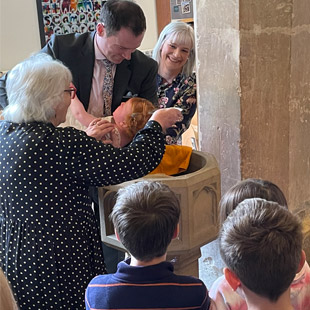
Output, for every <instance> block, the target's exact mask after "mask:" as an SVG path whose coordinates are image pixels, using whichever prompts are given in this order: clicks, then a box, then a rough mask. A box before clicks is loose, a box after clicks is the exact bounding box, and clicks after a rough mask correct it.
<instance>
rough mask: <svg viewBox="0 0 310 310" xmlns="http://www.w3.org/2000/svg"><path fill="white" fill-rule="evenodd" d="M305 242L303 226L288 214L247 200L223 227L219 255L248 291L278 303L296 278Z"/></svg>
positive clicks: (265, 203)
mask: <svg viewBox="0 0 310 310" xmlns="http://www.w3.org/2000/svg"><path fill="white" fill-rule="evenodd" d="M302 239H303V236H302V227H301V223H300V221H299V219H298V218H297V217H296V216H294V215H293V214H292V213H290V212H289V210H287V209H286V208H284V207H283V206H280V205H279V204H278V203H275V202H270V201H266V200H264V199H259V198H254V199H246V200H244V201H243V202H241V203H240V204H239V205H238V206H237V208H236V209H235V210H234V211H232V213H231V214H230V215H229V216H228V217H227V219H226V221H225V222H224V223H223V226H222V228H221V231H220V236H219V241H220V253H221V256H222V258H223V260H224V262H225V264H226V265H227V267H228V268H229V269H230V270H231V271H232V272H233V273H235V274H236V276H237V277H238V278H239V279H240V281H241V282H242V284H244V285H245V286H246V287H247V288H248V289H249V290H251V291H252V292H254V293H255V294H257V295H260V296H263V297H265V298H268V299H269V300H270V301H277V300H278V298H279V297H280V296H281V295H282V294H283V293H284V292H285V291H286V290H287V289H288V288H289V286H290V284H291V282H292V281H293V279H294V277H295V274H296V271H297V269H298V266H299V262H300V259H301V251H302Z"/></svg>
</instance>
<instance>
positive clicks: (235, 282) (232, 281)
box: [224, 267, 241, 291]
mask: <svg viewBox="0 0 310 310" xmlns="http://www.w3.org/2000/svg"><path fill="white" fill-rule="evenodd" d="M224 276H225V279H226V281H227V282H228V283H229V285H230V286H231V288H232V289H233V290H234V291H235V290H236V289H237V288H238V287H239V286H240V284H241V282H240V280H239V278H238V277H237V276H236V275H235V274H234V273H233V272H232V271H231V270H230V269H228V268H226V267H225V268H224Z"/></svg>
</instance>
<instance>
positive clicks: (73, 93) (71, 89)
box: [64, 86, 76, 99]
mask: <svg viewBox="0 0 310 310" xmlns="http://www.w3.org/2000/svg"><path fill="white" fill-rule="evenodd" d="M64 92H68V93H70V95H71V99H74V98H75V94H76V88H75V87H74V86H72V87H70V89H65V90H64Z"/></svg>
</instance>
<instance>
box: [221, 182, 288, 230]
mask: <svg viewBox="0 0 310 310" xmlns="http://www.w3.org/2000/svg"><path fill="white" fill-rule="evenodd" d="M249 198H262V199H265V200H268V201H273V202H277V203H278V204H280V205H281V206H284V207H287V201H286V198H285V196H284V194H283V192H282V191H281V189H280V188H279V187H278V186H277V185H276V184H274V183H272V182H270V181H267V180H262V179H253V178H250V179H245V180H243V181H240V182H238V183H237V184H235V185H234V186H232V187H231V188H230V189H229V190H228V191H227V192H226V193H225V194H224V195H223V197H222V198H221V200H220V203H219V205H220V215H219V224H220V227H221V226H222V223H223V222H224V221H225V220H226V218H227V216H228V215H229V214H230V213H231V212H232V211H233V210H234V209H235V208H236V207H237V205H238V204H239V203H240V202H241V201H243V200H244V199H249Z"/></svg>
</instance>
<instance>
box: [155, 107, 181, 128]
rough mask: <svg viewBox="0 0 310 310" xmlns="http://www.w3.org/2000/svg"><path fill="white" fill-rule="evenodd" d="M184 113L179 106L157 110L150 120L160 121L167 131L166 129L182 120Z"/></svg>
mask: <svg viewBox="0 0 310 310" xmlns="http://www.w3.org/2000/svg"><path fill="white" fill-rule="evenodd" d="M182 119H183V115H182V113H181V111H180V109H177V108H165V109H158V110H156V111H155V112H154V113H153V115H152V117H151V118H150V120H153V121H156V122H158V123H159V124H160V125H161V127H162V129H163V132H164V133H166V129H167V128H169V127H172V126H174V125H175V123H177V122H180V121H182Z"/></svg>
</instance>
